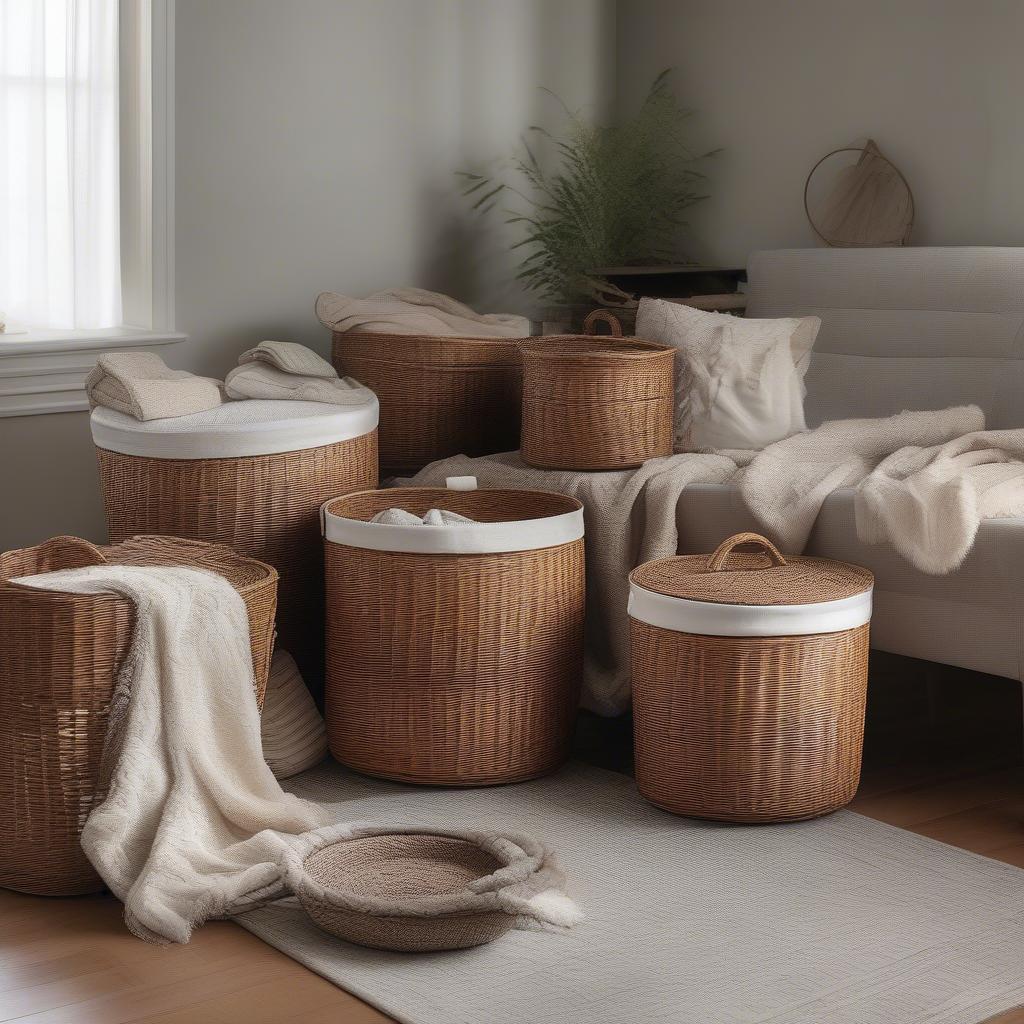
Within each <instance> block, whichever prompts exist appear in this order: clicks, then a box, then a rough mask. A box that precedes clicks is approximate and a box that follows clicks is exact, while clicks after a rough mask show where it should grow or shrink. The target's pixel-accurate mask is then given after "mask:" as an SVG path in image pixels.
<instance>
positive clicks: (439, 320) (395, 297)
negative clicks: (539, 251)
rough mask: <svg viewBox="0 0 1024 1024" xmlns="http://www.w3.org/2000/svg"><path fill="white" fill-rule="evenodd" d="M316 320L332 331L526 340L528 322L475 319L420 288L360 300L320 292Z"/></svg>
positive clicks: (495, 316) (492, 316) (490, 316)
mask: <svg viewBox="0 0 1024 1024" xmlns="http://www.w3.org/2000/svg"><path fill="white" fill-rule="evenodd" d="M316 315H317V316H318V317H319V319H320V322H321V323H322V324H323V325H324V326H325V327H328V328H330V329H331V330H332V331H367V332H370V333H380V334H431V335H440V336H442V337H470V338H473V337H476V338H525V337H528V336H529V334H530V321H529V320H527V318H526V317H524V316H514V315H511V314H507V313H486V314H481V313H476V312H474V311H473V310H472V309H470V308H469V306H464V305H463V304H462V303H461V302H456V300H455V299H453V298H450V297H449V296H447V295H440V294H438V293H437V292H428V291H424V290H423V289H422V288H392V289H390V290H388V291H383V292H376V293H374V294H373V295H370V296H368V297H367V298H365V299H352V298H349V297H348V296H347V295H339V294H338V293H337V292H321V293H320V294H319V295H318V296H317V299H316Z"/></svg>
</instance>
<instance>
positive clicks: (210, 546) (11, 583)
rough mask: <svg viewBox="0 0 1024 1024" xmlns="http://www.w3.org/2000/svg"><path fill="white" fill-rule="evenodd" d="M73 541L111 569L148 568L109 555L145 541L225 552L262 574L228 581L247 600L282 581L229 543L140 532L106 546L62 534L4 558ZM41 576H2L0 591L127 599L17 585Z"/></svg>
mask: <svg viewBox="0 0 1024 1024" xmlns="http://www.w3.org/2000/svg"><path fill="white" fill-rule="evenodd" d="M69 541H74V542H78V543H80V544H81V545H83V548H82V549H83V550H85V546H88V548H91V549H92V551H93V552H94V553H95V554H96V555H97V556H98V557H97V558H96V560H95V561H93V562H91V563H88V564H89V565H94V566H95V565H109V566H126V567H129V568H132V567H134V568H145V566H139V565H136V564H134V563H132V562H117V561H111V560H110V558H109V557H108V555H109V553H110V552H111V551H113V550H116V549H117V548H119V547H121V546H122V545H123V544H131V543H132V542H133V541H142V542H146V541H159V542H168V541H171V542H174V543H175V544H179V545H182V546H184V547H194V548H201V549H203V550H206V551H208V552H211V553H212V552H214V551H221V552H224V553H225V554H226V555H230V556H231V559H232V560H233V561H235V562H236V563H244V564H246V565H249V566H252V567H254V568H255V569H256V570H257V571H258V573H259V575H260V578H258V579H255V580H252V581H250V582H248V583H243V584H240V585H237V586H236V585H235V584H234V583H231V581H230V580H229V581H228V582H229V583H231V585H232V586H233V587H234V589H235V590H236V591H237V592H238V594H239V595H241V596H243V597H245V596H248V595H249V594H252V593H255V592H256V591H258V590H261V589H262V588H264V587H266V586H268V585H269V584H271V583H274V584H276V583H277V582H278V580H279V579H280V573H279V572H278V571H277V569H275V568H274V566H272V565H270V564H269V563H268V562H263V561H260V560H259V559H258V558H252V557H251V556H249V555H243V554H241V553H239V552H237V551H235V550H234V548H231V547H228V545H226V544H216V543H212V542H210V541H203V540H194V539H192V538H188V537H172V536H169V535H164V534H157V533H139V534H135V535H133V536H131V537H128V538H126V539H125V540H123V541H121V542H120V543H118V544H105V545H102V546H97V545H94V544H92V543H91V542H89V541H86V540H84V539H83V538H81V537H75V536H73V535H71V534H61V535H59V536H56V537H50V538H49V539H48V540H45V541H42V542H40V543H39V544H30V545H28V546H27V547H23V548H12V549H11V550H10V551H6V552H3V553H2V554H4V555H18V554H25V553H27V552H30V551H39V552H43V551H45V550H46V549H47V548H57V547H58V546H60V545H61V544H67V543H68V542H69ZM164 564H165V565H167V566H170V565H178V566H181V567H182V568H186V569H195V568H198V569H200V570H201V571H207V572H213V571H214V570H213V569H209V568H206V567H205V566H198V567H197V566H196V565H194V564H189V563H187V562H168V563H164ZM87 567H88V565H87V566H78V567H77V568H87ZM154 567H155V566H154ZM66 568H68V569H70V568H75V567H74V566H67V567H66ZM62 571H64V570H63V569H48V570H47V572H62ZM39 575H44V574H43V573H20V574H19V576H14V577H11V576H0V588H3V587H10V588H11V589H12V590H15V591H16V592H18V593H19V594H25V595H33V596H35V595H50V596H58V595H59V596H60V597H62V598H64V599H71V600H79V599H86V600H89V601H95V600H97V599H101V600H102V599H111V600H123V599H122V598H121V597H120V595H118V594H114V593H100V594H78V593H71V592H68V591H49V590H45V589H42V588H40V587H33V586H30V585H29V584H26V583H19V582H17V580H18V579H19V577H20V576H39ZM225 578H226V577H225Z"/></svg>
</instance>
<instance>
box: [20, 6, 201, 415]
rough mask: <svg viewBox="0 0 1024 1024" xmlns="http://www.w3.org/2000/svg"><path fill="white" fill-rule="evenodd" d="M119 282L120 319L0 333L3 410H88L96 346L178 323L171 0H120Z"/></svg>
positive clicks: (167, 337)
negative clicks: (119, 322)
mask: <svg viewBox="0 0 1024 1024" xmlns="http://www.w3.org/2000/svg"><path fill="white" fill-rule="evenodd" d="M119 7H120V11H119V22H120V24H119V32H120V36H119V50H120V53H119V61H120V69H119V70H120V93H121V96H120V146H121V152H120V162H121V167H120V173H121V267H122V270H121V285H122V305H123V308H124V311H123V317H124V321H125V326H122V327H114V328H110V329H107V330H76V331H44V330H38V331H30V332H28V333H21V334H11V335H9V336H8V335H5V334H0V417H4V416H31V415H36V414H43V413H55V412H77V411H80V410H83V409H87V408H88V407H89V404H88V401H87V400H86V397H85V390H84V384H85V377H86V375H87V374H88V372H89V371H90V370H91V369H92V367H93V365H94V364H95V362H96V357H97V355H98V354H99V353H101V352H106V351H109V350H111V349H115V348H132V349H152V348H159V347H162V346H165V345H174V344H177V343H178V342H181V341H184V340H185V338H186V336H185V335H184V334H180V333H178V332H176V331H175V330H174V0H120V4H119Z"/></svg>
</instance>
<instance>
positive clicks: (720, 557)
mask: <svg viewBox="0 0 1024 1024" xmlns="http://www.w3.org/2000/svg"><path fill="white" fill-rule="evenodd" d="M739 548H743V549H746V551H745V552H741V551H739V550H737V549H739ZM750 548H754V549H755V550H754V551H753V552H750V551H749V549H750ZM756 549H760V550H759V551H758V550H756ZM630 580H631V581H632V582H633V583H636V584H637V585H638V586H641V587H643V588H644V589H645V590H650V591H653V592H654V593H656V594H664V595H666V596H667V597H679V598H685V599H687V600H689V601H711V602H714V603H716V604H736V605H753V606H771V605H800V604H818V603H820V602H823V601H841V600H844V599H846V598H850V597H854V596H855V595H857V594H863V593H866V592H867V591H870V590H871V588H872V585H873V583H874V576H873V575H872V573H871V572H870V571H869V570H868V569H864V568H862V567H861V566H859V565H850V564H849V563H848V562H837V561H834V560H833V559H831V558H810V557H805V556H790V557H789V558H783V556H782V555H781V554H780V552H779V550H778V548H776V547H775V545H774V544H772V542H771V541H769V540H768V539H767V538H765V537H761V536H759V535H758V534H756V533H738V534H736V535H735V536H733V537H730V538H729V539H728V540H726V541H724V542H723V543H722V544H721V545H720V546H719V547H718V548H717V550H716V551H715V552H714V554H712V555H710V556H709V555H677V556H676V557H674V558H664V559H661V560H659V561H656V562H648V563H647V564H646V565H642V566H640V567H639V568H638V569H635V570H634V571H633V573H632V574H631V576H630Z"/></svg>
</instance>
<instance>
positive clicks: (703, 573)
mask: <svg viewBox="0 0 1024 1024" xmlns="http://www.w3.org/2000/svg"><path fill="white" fill-rule="evenodd" d="M751 548H754V549H755V550H754V551H753V552H751V551H750V549H751ZM872 586H873V577H872V574H871V573H870V572H869V571H868V570H867V569H863V568H861V567H859V566H855V565H849V564H847V563H845V562H838V561H833V560H831V559H826V558H810V557H791V558H788V559H787V558H784V557H783V556H782V555H781V554H780V553H779V551H778V550H777V549H776V548H775V547H774V546H773V545H772V544H771V543H770V542H769V541H768V540H766V539H765V538H764V537H760V536H758V535H757V534H751V533H742V534H737V535H736V536H734V537H730V538H729V539H728V540H726V541H725V542H724V543H723V544H722V545H721V546H720V547H719V548H718V549H717V550H716V551H715V552H714V554H713V555H711V556H710V557H708V556H705V555H683V556H677V557H675V558H666V559H662V560H660V561H656V562H648V563H647V564H646V565H642V566H640V567H639V568H638V569H635V570H634V571H633V572H632V574H631V575H630V596H629V614H630V619H631V623H630V625H631V634H632V662H633V718H634V735H635V745H636V780H637V786H638V787H639V789H640V792H641V794H642V795H643V796H644V797H645V798H646V799H648V800H650V801H651V803H654V804H656V805H658V806H659V807H663V808H665V809H666V810H669V811H673V812H675V813H677V814H687V815H690V816H693V817H700V818H717V819H721V820H725V821H745V822H767V821H793V820H798V819H801V818H813V817H817V816H818V815H821V814H827V813H829V812H830V811H834V810H836V809H837V808H839V807H842V806H843V805H844V804H846V803H848V802H849V801H850V800H851V799H852V798H853V795H854V793H855V791H856V789H857V784H858V781H859V778H860V759H861V746H862V742H863V736H864V705H865V695H866V690H867V666H868V622H869V619H870V617H871V590H872Z"/></svg>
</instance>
